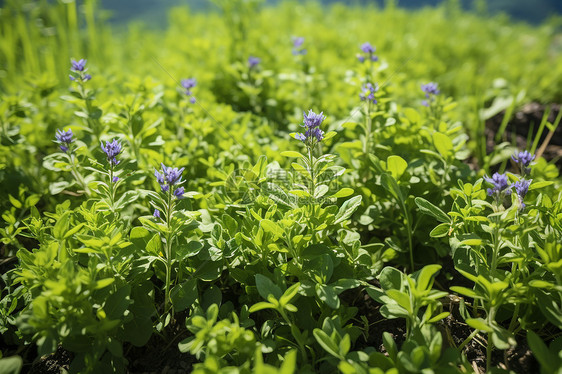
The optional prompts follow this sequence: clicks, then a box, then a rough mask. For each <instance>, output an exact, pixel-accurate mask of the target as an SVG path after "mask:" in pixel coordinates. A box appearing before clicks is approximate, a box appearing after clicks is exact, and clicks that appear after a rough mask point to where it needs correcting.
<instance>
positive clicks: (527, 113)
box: [486, 102, 562, 170]
mask: <svg viewBox="0 0 562 374" xmlns="http://www.w3.org/2000/svg"><path fill="white" fill-rule="evenodd" d="M549 107H550V113H549V116H548V122H550V123H554V121H555V120H556V117H557V116H558V114H559V112H560V109H561V107H562V105H560V104H551V105H543V104H539V103H536V102H533V103H529V104H526V105H524V106H523V107H522V108H520V109H519V110H518V111H517V112H515V114H514V115H513V116H512V118H511V120H510V121H509V122H508V124H507V126H506V129H505V132H504V134H503V140H505V141H509V142H511V141H512V140H515V145H516V146H517V147H518V148H519V149H525V148H526V147H527V143H532V142H533V141H534V139H535V137H536V135H537V132H538V130H539V126H540V123H541V120H542V117H543V115H544V113H545V112H546V111H547V110H548V108H549ZM504 116H505V111H503V112H500V113H498V114H497V115H495V116H494V117H492V118H490V119H488V120H487V121H486V152H487V153H491V152H492V150H493V149H494V147H495V146H496V142H495V140H494V137H495V135H496V133H497V132H498V130H499V128H500V125H501V123H502V120H503V118H504ZM531 130H532V131H531ZM530 131H531V132H530ZM548 132H549V131H548V129H547V128H546V127H545V128H544V130H543V132H542V134H541V136H540V138H539V143H538V146H537V149H539V148H540V146H541V145H542V144H543V142H544V141H545V139H546V137H547V134H548ZM529 135H530V136H529ZM543 157H544V158H545V159H546V160H547V161H554V163H555V164H556V166H557V167H558V169H559V170H562V124H561V125H560V126H558V127H557V128H556V130H555V131H554V134H553V135H552V138H551V139H550V141H549V142H548V146H547V147H546V149H545V151H544V153H543Z"/></svg>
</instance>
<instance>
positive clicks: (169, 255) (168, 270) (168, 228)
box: [164, 186, 173, 313]
mask: <svg viewBox="0 0 562 374" xmlns="http://www.w3.org/2000/svg"><path fill="white" fill-rule="evenodd" d="M172 210H173V207H172V187H171V186H170V189H169V190H168V204H167V206H166V250H165V255H166V288H165V291H164V292H165V295H164V312H165V313H166V312H167V311H168V302H171V299H170V282H171V275H172V240H171V239H172V227H171V226H172V222H171V221H172Z"/></svg>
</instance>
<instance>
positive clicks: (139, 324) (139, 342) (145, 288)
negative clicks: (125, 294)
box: [120, 280, 156, 347]
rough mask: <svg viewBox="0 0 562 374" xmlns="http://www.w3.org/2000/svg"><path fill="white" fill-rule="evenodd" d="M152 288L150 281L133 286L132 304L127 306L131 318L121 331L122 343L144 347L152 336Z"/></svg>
mask: <svg viewBox="0 0 562 374" xmlns="http://www.w3.org/2000/svg"><path fill="white" fill-rule="evenodd" d="M153 291H154V287H153V285H152V283H151V282H150V281H148V280H147V281H145V282H143V283H141V284H140V285H138V286H135V287H134V288H133V290H132V292H131V299H132V300H133V303H132V304H131V305H130V306H129V310H130V312H131V314H132V316H131V317H132V318H131V319H130V321H129V322H127V323H126V324H125V325H124V326H123V329H121V330H120V331H122V334H123V339H124V341H127V342H130V343H131V344H133V345H134V346H135V347H142V346H144V345H146V343H147V342H148V340H149V339H150V337H151V336H152V325H153V322H152V318H153V317H154V316H156V307H155V306H154V300H153V298H152V297H151V296H150V295H153Z"/></svg>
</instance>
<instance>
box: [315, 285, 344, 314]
mask: <svg viewBox="0 0 562 374" xmlns="http://www.w3.org/2000/svg"><path fill="white" fill-rule="evenodd" d="M315 288H316V296H318V298H319V299H320V300H321V301H322V302H324V303H325V304H326V305H328V306H329V307H330V308H332V309H338V308H339V307H340V299H339V297H338V294H337V293H336V292H335V290H334V288H333V287H331V286H326V285H323V284H316V286H315Z"/></svg>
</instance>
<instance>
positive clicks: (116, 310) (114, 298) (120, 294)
mask: <svg viewBox="0 0 562 374" xmlns="http://www.w3.org/2000/svg"><path fill="white" fill-rule="evenodd" d="M130 293H131V286H130V285H129V284H125V285H124V286H122V287H121V288H119V289H117V291H115V292H114V293H112V294H111V295H109V297H108V298H107V299H106V301H105V305H104V308H103V309H104V311H105V314H106V316H107V318H109V319H121V318H122V317H123V313H125V311H126V310H127V308H128V307H129V304H130V303H131V299H130V298H129V295H130Z"/></svg>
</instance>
